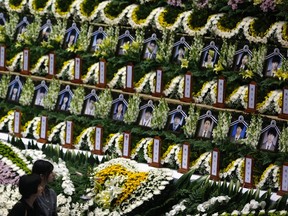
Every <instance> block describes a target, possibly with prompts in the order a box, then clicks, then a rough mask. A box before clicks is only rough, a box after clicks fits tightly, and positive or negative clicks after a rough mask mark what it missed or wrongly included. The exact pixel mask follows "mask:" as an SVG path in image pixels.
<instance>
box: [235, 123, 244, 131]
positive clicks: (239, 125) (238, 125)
mask: <svg viewBox="0 0 288 216" xmlns="http://www.w3.org/2000/svg"><path fill="white" fill-rule="evenodd" d="M238 127H240V128H241V129H242V130H243V128H244V125H243V124H242V123H238V124H237V127H236V128H238Z"/></svg>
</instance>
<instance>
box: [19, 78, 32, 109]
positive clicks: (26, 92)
mask: <svg viewBox="0 0 288 216" xmlns="http://www.w3.org/2000/svg"><path fill="white" fill-rule="evenodd" d="M33 96H34V83H33V81H32V79H31V78H28V79H26V82H25V84H24V86H23V89H22V93H21V95H20V98H19V103H20V104H21V105H22V106H29V105H31V103H32V100H33Z"/></svg>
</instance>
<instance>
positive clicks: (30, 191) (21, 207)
mask: <svg viewBox="0 0 288 216" xmlns="http://www.w3.org/2000/svg"><path fill="white" fill-rule="evenodd" d="M19 192H20V194H21V195H22V198H21V199H20V200H19V201H18V202H17V203H16V204H15V205H14V206H13V208H12V209H11V211H10V212H9V214H8V216H38V215H40V213H39V206H38V205H37V203H36V202H35V200H36V199H37V198H38V197H39V196H41V194H42V192H43V187H42V185H41V178H40V176H39V175H36V174H29V175H24V176H21V177H20V180H19Z"/></svg>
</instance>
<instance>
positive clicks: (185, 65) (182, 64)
mask: <svg viewBox="0 0 288 216" xmlns="http://www.w3.org/2000/svg"><path fill="white" fill-rule="evenodd" d="M188 64H189V61H188V60H187V59H185V58H183V59H181V68H188Z"/></svg>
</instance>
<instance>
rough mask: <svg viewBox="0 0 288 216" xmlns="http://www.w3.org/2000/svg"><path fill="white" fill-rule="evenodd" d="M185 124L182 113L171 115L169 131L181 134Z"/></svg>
mask: <svg viewBox="0 0 288 216" xmlns="http://www.w3.org/2000/svg"><path fill="white" fill-rule="evenodd" d="M184 124H185V120H184V116H183V115H182V113H181V112H176V113H174V114H172V115H171V119H170V121H169V125H168V130H170V131H173V132H181V131H182V127H183V125H184Z"/></svg>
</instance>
